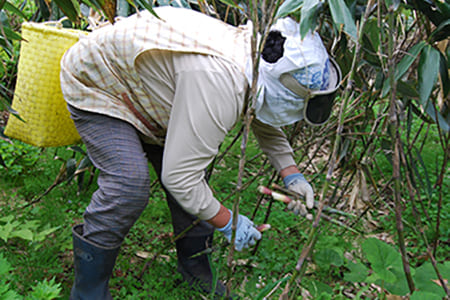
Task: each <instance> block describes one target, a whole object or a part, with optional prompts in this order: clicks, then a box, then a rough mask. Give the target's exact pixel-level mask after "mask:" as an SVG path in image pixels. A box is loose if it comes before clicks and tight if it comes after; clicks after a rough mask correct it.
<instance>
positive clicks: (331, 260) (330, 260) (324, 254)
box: [314, 248, 344, 270]
mask: <svg viewBox="0 0 450 300" xmlns="http://www.w3.org/2000/svg"><path fill="white" fill-rule="evenodd" d="M314 261H315V263H316V265H317V266H319V267H320V268H322V269H325V270H328V269H329V268H330V267H331V265H334V266H336V267H339V266H342V264H343V263H344V260H343V258H342V256H341V255H340V254H339V253H338V252H337V251H335V250H334V249H330V248H325V249H320V250H318V251H317V252H316V253H315V254H314Z"/></svg>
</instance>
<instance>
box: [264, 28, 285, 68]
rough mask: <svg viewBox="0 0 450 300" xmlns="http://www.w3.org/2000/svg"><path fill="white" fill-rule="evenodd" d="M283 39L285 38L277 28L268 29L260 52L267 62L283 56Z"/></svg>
mask: <svg viewBox="0 0 450 300" xmlns="http://www.w3.org/2000/svg"><path fill="white" fill-rule="evenodd" d="M285 41H286V38H285V37H284V36H283V35H282V34H281V32H279V31H277V30H273V31H270V32H269V34H268V35H267V39H266V43H265V44H264V48H263V51H262V53H261V56H262V58H263V59H264V60H265V61H267V62H268V63H275V62H277V61H278V60H279V59H280V58H281V57H282V56H283V53H284V42H285Z"/></svg>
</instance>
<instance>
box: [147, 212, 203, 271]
mask: <svg viewBox="0 0 450 300" xmlns="http://www.w3.org/2000/svg"><path fill="white" fill-rule="evenodd" d="M200 221H201V220H200V219H196V220H194V222H192V223H191V225H189V226H188V227H186V228H185V229H184V230H183V231H182V232H180V233H179V234H178V235H177V236H176V237H175V238H173V239H171V240H170V243H167V244H166V245H165V246H164V247H162V248H160V249H159V250H158V252H156V253H155V255H153V257H152V258H151V259H149V260H147V261H146V263H145V265H144V267H143V268H142V270H141V273H140V274H139V276H138V280H142V277H143V276H144V274H145V272H146V271H147V269H148V268H149V267H150V266H151V264H152V263H153V262H154V261H155V259H156V258H158V256H160V255H161V253H163V252H164V251H166V250H167V249H169V248H170V247H172V244H173V243H174V242H176V241H177V240H179V239H181V238H182V237H184V236H185V235H186V233H187V232H188V231H189V230H191V229H192V228H194V227H195V226H197V224H198V223H200Z"/></svg>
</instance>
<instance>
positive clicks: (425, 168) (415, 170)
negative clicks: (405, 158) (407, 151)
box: [413, 147, 432, 199]
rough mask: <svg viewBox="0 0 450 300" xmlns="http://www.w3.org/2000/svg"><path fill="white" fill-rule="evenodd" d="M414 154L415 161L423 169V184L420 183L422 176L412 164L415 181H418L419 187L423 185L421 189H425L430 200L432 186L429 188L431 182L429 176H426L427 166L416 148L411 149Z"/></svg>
mask: <svg viewBox="0 0 450 300" xmlns="http://www.w3.org/2000/svg"><path fill="white" fill-rule="evenodd" d="M413 149H414V152H415V154H416V160H415V161H418V162H419V164H420V166H421V167H422V169H423V172H424V175H425V184H424V183H423V181H422V176H421V174H420V172H419V170H418V169H417V167H416V165H415V164H414V162H413V167H414V172H415V173H416V176H417V179H418V180H419V182H420V184H421V185H425V186H424V187H423V188H424V189H425V191H426V193H427V195H428V197H429V198H430V199H431V194H432V186H431V181H430V176H428V170H427V166H426V164H425V162H424V160H423V158H422V155H420V152H419V150H418V149H417V148H416V147H413Z"/></svg>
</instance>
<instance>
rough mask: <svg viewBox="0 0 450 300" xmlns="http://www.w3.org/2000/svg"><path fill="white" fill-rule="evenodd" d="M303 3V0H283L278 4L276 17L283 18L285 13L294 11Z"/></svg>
mask: <svg viewBox="0 0 450 300" xmlns="http://www.w3.org/2000/svg"><path fill="white" fill-rule="evenodd" d="M302 5H303V0H287V1H284V2H283V4H281V5H280V8H279V9H278V11H277V15H276V17H277V18H283V17H286V16H287V15H289V14H291V13H293V12H296V11H297V10H299V9H300V8H301V7H302Z"/></svg>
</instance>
